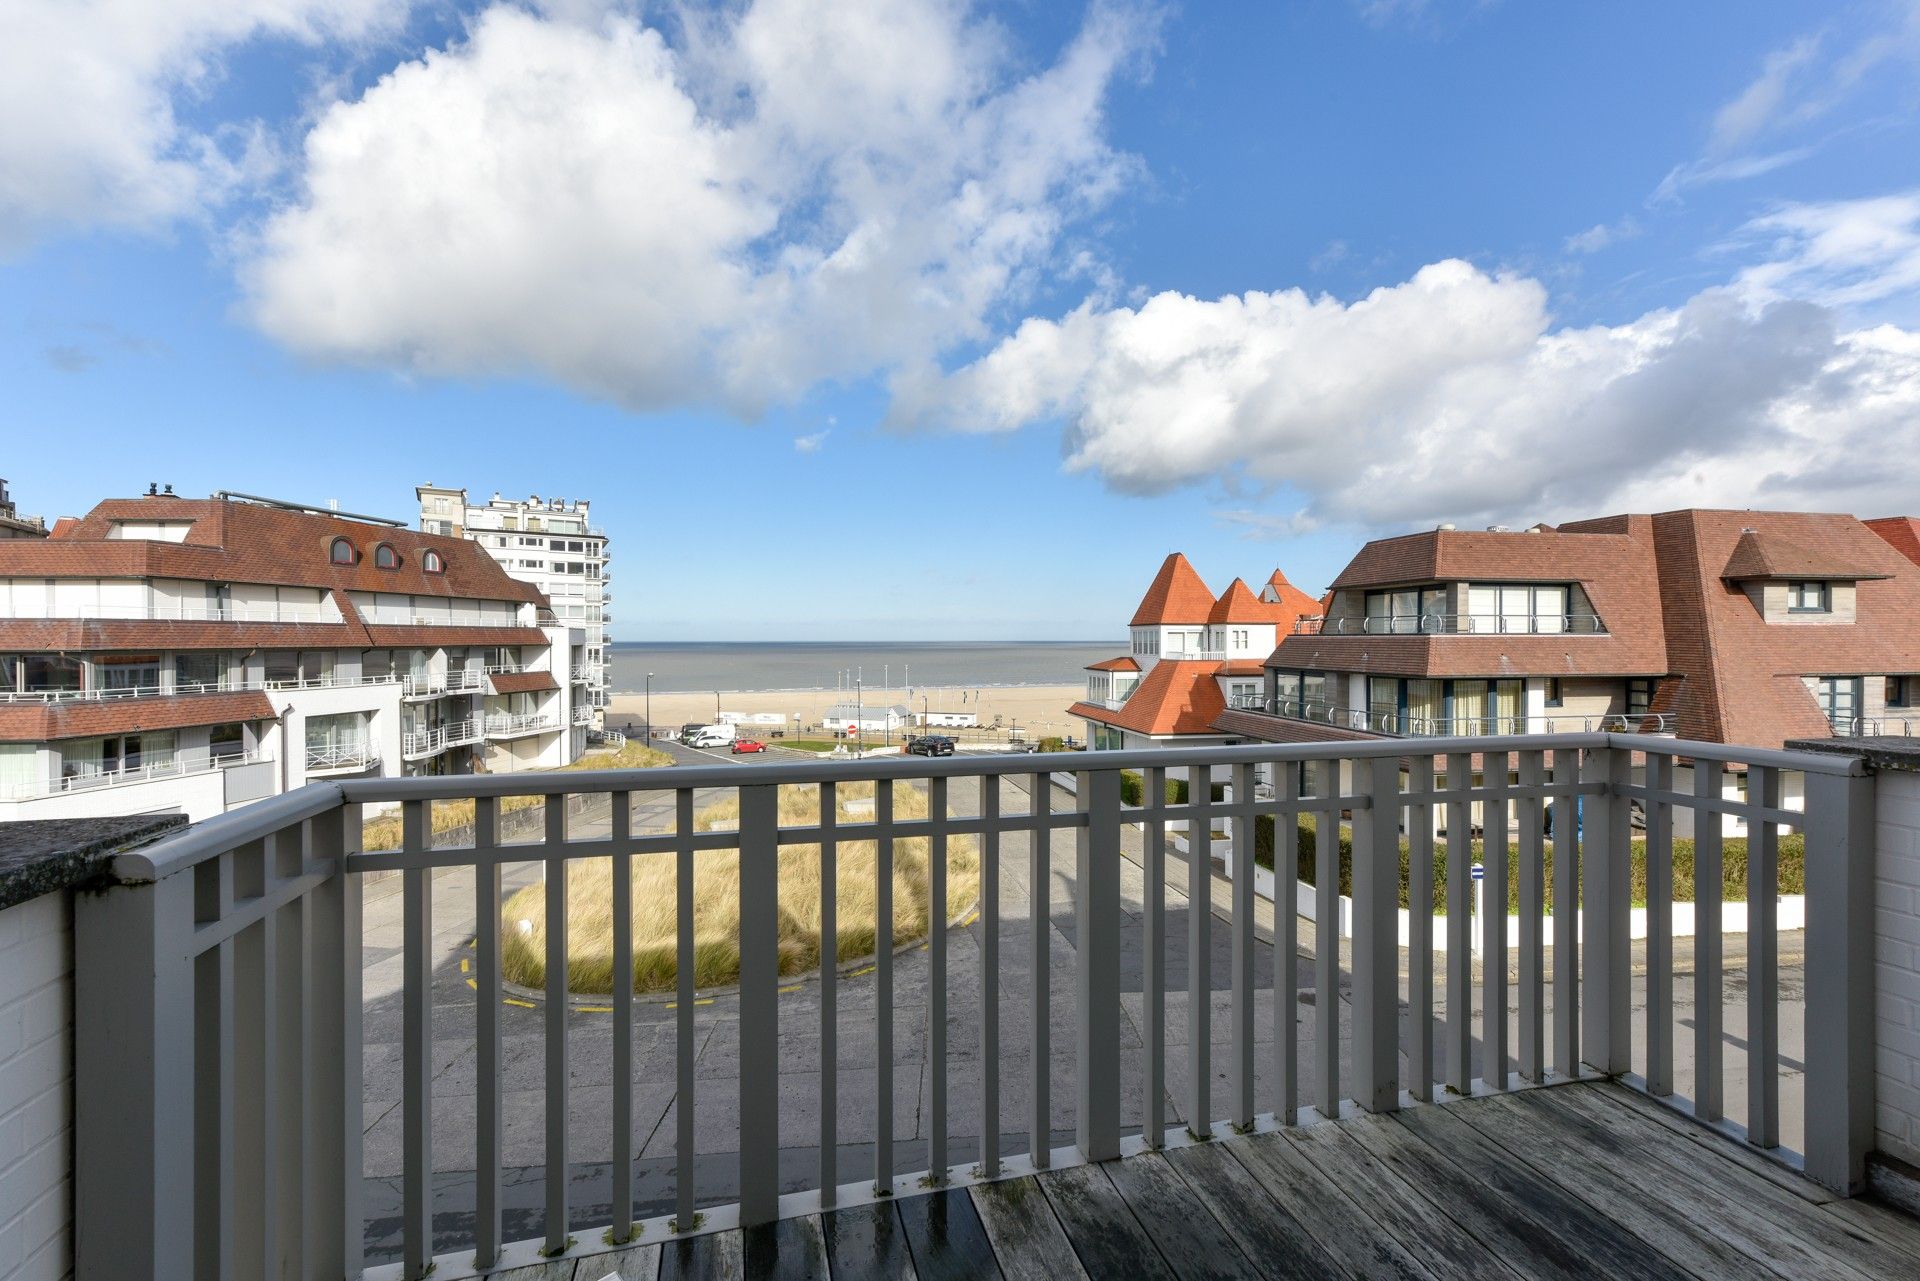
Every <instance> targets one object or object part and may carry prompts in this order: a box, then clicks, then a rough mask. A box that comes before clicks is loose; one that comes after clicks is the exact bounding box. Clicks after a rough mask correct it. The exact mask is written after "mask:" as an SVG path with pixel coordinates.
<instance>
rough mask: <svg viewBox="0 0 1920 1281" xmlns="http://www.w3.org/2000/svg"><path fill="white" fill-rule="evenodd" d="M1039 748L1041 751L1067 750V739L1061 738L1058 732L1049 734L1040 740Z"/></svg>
mask: <svg viewBox="0 0 1920 1281" xmlns="http://www.w3.org/2000/svg"><path fill="white" fill-rule="evenodd" d="M1040 750H1041V751H1043V752H1064V751H1066V750H1067V740H1066V739H1064V738H1061V737H1060V736H1059V735H1058V734H1049V735H1047V736H1046V737H1045V738H1043V739H1041V740H1040Z"/></svg>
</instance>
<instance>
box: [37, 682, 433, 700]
mask: <svg viewBox="0 0 1920 1281" xmlns="http://www.w3.org/2000/svg"><path fill="white" fill-rule="evenodd" d="M399 679H400V678H399V677H397V676H351V677H348V676H309V677H292V678H289V679H286V680H271V681H270V680H254V681H249V680H237V681H228V680H222V681H175V682H173V683H172V684H171V685H164V684H163V685H126V686H121V687H119V688H115V689H45V690H29V691H27V692H25V693H16V692H14V691H11V690H9V691H7V692H6V693H0V703H100V702H111V701H112V700H114V699H119V698H172V697H175V696H178V695H188V694H238V693H246V692H248V691H252V690H265V691H268V692H272V691H277V690H290V689H350V688H354V687H357V686H361V685H391V684H393V683H394V682H395V681H397V680H399Z"/></svg>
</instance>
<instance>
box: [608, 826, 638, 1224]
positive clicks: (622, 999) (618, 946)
mask: <svg viewBox="0 0 1920 1281" xmlns="http://www.w3.org/2000/svg"><path fill="white" fill-rule="evenodd" d="M608 820H609V821H608V827H607V835H608V837H609V838H610V840H611V843H612V845H613V853H612V855H611V856H610V864H609V868H608V870H609V871H610V872H611V873H612V888H613V902H612V904H611V909H612V913H613V921H612V924H613V1151H612V1156H613V1231H612V1236H613V1240H614V1241H615V1242H624V1241H628V1240H631V1239H632V1237H633V855H632V853H631V852H629V850H628V848H627V842H628V841H629V840H631V839H632V836H633V794H632V793H631V792H614V793H613V794H612V795H611V797H610V798H609V799H608Z"/></svg>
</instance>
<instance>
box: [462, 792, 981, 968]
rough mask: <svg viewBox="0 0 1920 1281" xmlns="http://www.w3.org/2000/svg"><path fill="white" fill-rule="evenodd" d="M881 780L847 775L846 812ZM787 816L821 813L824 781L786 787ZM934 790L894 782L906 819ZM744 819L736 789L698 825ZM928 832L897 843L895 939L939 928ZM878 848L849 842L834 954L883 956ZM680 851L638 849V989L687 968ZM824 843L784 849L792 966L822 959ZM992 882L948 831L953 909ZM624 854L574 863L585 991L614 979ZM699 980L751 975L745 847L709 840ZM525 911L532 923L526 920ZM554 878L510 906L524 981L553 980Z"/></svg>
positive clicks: (698, 941) (697, 891)
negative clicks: (746, 955)
mask: <svg viewBox="0 0 1920 1281" xmlns="http://www.w3.org/2000/svg"><path fill="white" fill-rule="evenodd" d="M873 789H874V785H873V784H872V783H845V784H842V785H841V786H840V788H839V789H838V796H839V801H840V811H839V817H840V821H841V822H843V823H861V822H868V821H870V820H871V815H870V814H869V813H865V812H863V813H859V814H855V813H854V812H853V810H852V809H851V808H850V806H849V805H848V802H852V801H868V802H870V801H871V800H872V799H873V794H874V790H873ZM779 805H780V823H781V825H782V826H790V827H811V826H814V825H815V824H817V823H818V822H819V821H820V789H819V788H817V787H782V788H781V789H780V798H779ZM927 807H928V802H927V798H926V796H925V794H923V793H922V792H921V791H919V790H918V789H917V788H915V787H913V786H912V785H911V784H908V783H895V784H894V785H893V812H894V816H895V817H896V818H903V819H918V818H925V817H926V816H927ZM739 821H740V806H739V802H738V801H737V800H727V801H723V802H721V803H719V804H716V805H712V806H709V807H708V808H706V809H704V810H702V811H700V813H699V814H698V815H697V816H696V817H695V819H694V826H695V827H696V828H697V829H698V830H700V831H715V830H727V829H730V828H733V827H735V826H736V825H737V824H738V823H739ZM927 846H928V842H927V838H925V837H918V836H917V837H910V838H905V839H900V840H896V841H894V843H893V938H892V940H891V944H890V946H899V945H900V944H903V943H912V942H916V941H918V940H920V939H923V938H925V937H926V936H927V931H928V911H927V909H928V887H927V870H928V863H929V859H928V848H927ZM875 853H876V851H875V848H874V842H872V841H849V842H842V843H841V845H840V846H839V867H838V871H839V876H838V878H837V883H836V884H835V885H834V887H833V893H834V902H835V904H836V910H837V912H838V915H839V919H838V922H837V926H838V929H837V931H836V934H837V937H836V938H835V939H834V940H833V942H832V946H833V950H834V959H835V960H836V961H837V962H845V961H851V960H855V959H858V958H860V957H864V956H871V955H872V954H873V953H874V952H875V951H876V950H877V948H876V942H877V939H878V924H877V920H876V912H875V909H876V906H877V904H876V895H875V892H874V891H875ZM674 863H675V856H674V855H672V854H645V855H640V856H638V857H636V858H634V860H633V990H634V991H636V992H662V991H669V990H671V989H672V988H673V987H674V985H675V983H676V981H677V978H678V974H677V966H676V959H677V949H678V934H677V930H678V917H677V903H678V896H677V894H676V887H675V884H674V882H675V879H676V875H675V868H674ZM822 889H823V886H822V884H821V879H820V847H819V846H817V845H787V846H782V847H781V849H780V888H779V903H780V941H779V956H780V973H781V974H783V975H791V974H801V973H806V972H808V971H811V970H814V969H817V968H818V967H819V965H820V958H821V952H822V940H821V937H820V902H821V892H822ZM979 889H980V860H979V855H978V853H977V852H976V850H975V846H974V843H973V840H972V839H971V838H970V837H965V836H953V837H949V838H948V840H947V908H948V913H949V915H951V914H952V913H953V911H954V910H955V909H956V908H959V907H964V906H966V905H967V904H969V903H972V902H973V901H974V899H975V898H976V897H977V896H978V894H979ZM612 900H613V863H612V860H611V859H604V858H600V859H582V860H578V861H576V862H574V863H573V864H572V866H571V869H570V872H569V877H568V881H567V987H568V989H569V990H570V991H574V992H588V993H604V992H611V991H612V990H613V982H614V976H613V909H612ZM693 911H694V924H693V940H694V942H693V947H694V982H695V983H696V984H697V985H699V986H701V987H710V986H713V985H715V984H722V983H736V982H738V981H739V979H740V947H739V936H740V856H739V854H738V853H737V852H736V851H733V850H705V851H701V852H700V853H699V854H697V855H695V857H694V874H693ZM522 920H525V921H528V922H530V923H531V931H530V932H528V931H523V930H522V929H521V928H520V922H521V921H522ZM546 948H547V932H546V887H545V886H543V885H530V886H528V887H527V888H525V889H523V890H521V891H520V892H519V893H517V894H515V895H514V896H513V897H512V898H511V899H509V900H507V905H506V907H505V909H504V911H503V912H502V914H501V943H500V961H501V969H502V971H503V972H504V973H505V975H506V976H507V978H509V979H511V980H512V981H513V982H515V983H519V984H522V985H524V986H526V987H540V986H543V985H544V984H545V983H546V974H547V972H546Z"/></svg>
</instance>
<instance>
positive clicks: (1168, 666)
mask: <svg viewBox="0 0 1920 1281" xmlns="http://www.w3.org/2000/svg"><path fill="white" fill-rule="evenodd" d="M1219 668H1220V664H1219V663H1217V662H1211V661H1209V662H1194V661H1189V660H1183V659H1177V658H1163V659H1161V660H1160V661H1159V662H1157V663H1155V664H1154V665H1153V667H1152V669H1151V670H1149V671H1148V672H1147V674H1146V675H1145V676H1143V677H1141V678H1140V683H1139V684H1138V685H1136V686H1134V689H1133V693H1132V694H1130V695H1129V696H1128V697H1127V701H1126V702H1124V703H1122V704H1121V705H1120V707H1119V709H1118V710H1117V711H1116V710H1113V709H1110V708H1107V707H1103V706H1101V705H1099V704H1097V703H1075V704H1074V705H1073V706H1072V707H1070V708H1068V709H1067V712H1068V714H1069V715H1072V716H1080V717H1084V718H1086V719H1087V720H1092V721H1099V722H1101V723H1102V724H1104V725H1112V726H1114V727H1115V728H1117V729H1127V730H1132V731H1133V732H1134V733H1136V734H1148V735H1153V736H1156V737H1160V736H1165V735H1168V734H1211V733H1213V732H1214V730H1213V722H1214V719H1215V718H1216V717H1218V716H1219V715H1220V713H1221V712H1223V711H1225V710H1226V708H1227V700H1226V698H1225V696H1223V695H1222V694H1221V693H1220V682H1219V681H1218V680H1217V679H1215V678H1216V676H1217V675H1218V674H1219Z"/></svg>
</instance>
